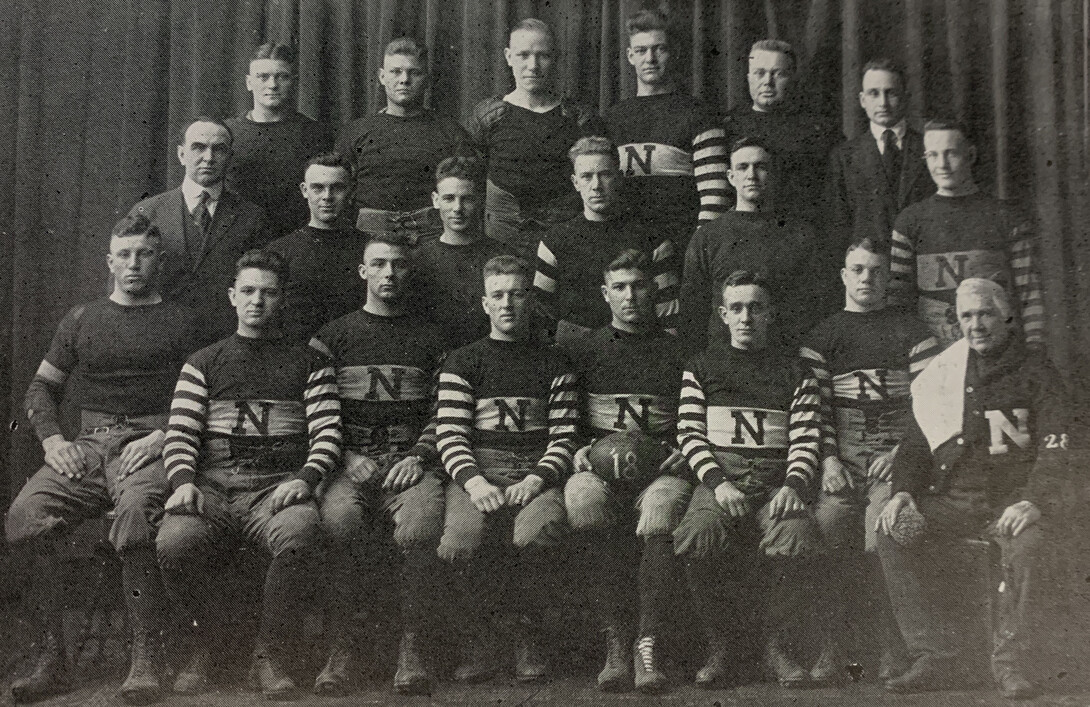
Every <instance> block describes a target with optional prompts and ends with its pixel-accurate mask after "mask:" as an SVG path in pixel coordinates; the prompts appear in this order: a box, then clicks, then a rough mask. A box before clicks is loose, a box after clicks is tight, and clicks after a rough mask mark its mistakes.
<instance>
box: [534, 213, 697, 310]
mask: <svg viewBox="0 0 1090 707" xmlns="http://www.w3.org/2000/svg"><path fill="white" fill-rule="evenodd" d="M629 248H634V249H636V250H639V251H641V252H643V253H645V254H646V255H647V258H648V260H650V261H651V263H652V267H651V275H652V277H653V278H654V282H655V285H656V287H657V290H656V294H655V315H656V316H657V317H658V318H659V319H660V320H662V321H663V322H666V323H667V324H668V325H672V324H673V323H674V320H675V319H676V317H677V314H678V307H679V305H678V280H679V272H678V271H679V270H680V268H679V263H678V259H679V257H680V256H679V254H678V252H677V250H676V248H675V246H674V242H673V241H672V240H670V237H669V235H668V234H664V233H663V232H662V231H661V230H660V229H656V228H653V227H651V226H649V225H646V224H643V223H641V222H640V221H639V220H638V219H634V218H617V219H610V220H609V221H590V220H588V219H587V218H586V217H585V216H582V215H580V216H577V217H575V218H573V219H572V220H570V221H567V222H565V223H562V224H560V225H558V226H555V227H553V228H552V229H551V230H550V231H549V232H548V233H547V234H546V235H545V237H544V239H543V240H542V241H541V242H540V243H538V246H537V265H536V267H537V272H536V273H535V274H534V288H535V289H536V290H537V291H538V293H539V296H540V297H541V301H542V304H544V305H545V308H546V309H547V310H548V311H549V313H550V314H551V315H552V316H554V317H555V318H556V319H558V320H566V321H569V322H572V323H573V324H578V325H579V326H583V327H587V328H596V327H600V326H602V325H604V324H608V323H609V321H610V313H609V305H608V304H606V302H605V301H604V300H603V299H602V290H601V286H602V271H603V270H605V268H606V266H608V265H609V264H610V263H611V262H613V260H614V259H615V258H616V257H617V256H618V255H620V254H621V251H624V250H627V249H629Z"/></svg>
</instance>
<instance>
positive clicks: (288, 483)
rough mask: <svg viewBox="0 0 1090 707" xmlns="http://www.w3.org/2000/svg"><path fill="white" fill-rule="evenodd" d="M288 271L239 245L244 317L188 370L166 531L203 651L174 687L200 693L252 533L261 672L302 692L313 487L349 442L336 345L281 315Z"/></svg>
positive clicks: (170, 447) (169, 445) (172, 577)
mask: <svg viewBox="0 0 1090 707" xmlns="http://www.w3.org/2000/svg"><path fill="white" fill-rule="evenodd" d="M287 279H288V271H287V265H286V263H285V262H284V259H283V258H281V257H280V256H279V255H278V254H276V253H273V252H271V251H262V250H251V251H247V252H246V253H245V254H244V255H243V256H242V257H241V258H239V260H238V263H237V265H236V276H235V282H234V284H233V285H232V286H231V287H230V288H229V289H228V291H227V295H228V297H229V299H230V301H231V304H232V305H234V307H235V311H236V315H237V322H238V325H237V329H236V331H235V333H234V334H233V335H231V336H229V337H228V338H226V339H222V340H221V341H218V342H216V343H215V344H212V345H211V346H207V347H205V348H203V349H201V350H200V351H198V352H196V353H195V354H193V355H192V356H190V357H189V360H188V361H187V362H186V364H185V365H184V366H183V367H182V371H181V374H180V375H179V376H178V383H177V386H176V387H175V391H174V400H173V403H172V405H171V409H170V429H169V430H168V432H167V437H166V445H165V446H164V448H163V461H164V464H165V465H166V473H167V481H168V482H169V484H170V488H171V495H170V497H169V498H168V499H167V501H166V517H165V518H164V520H163V524H162V527H161V528H160V532H159V535H158V538H157V539H156V545H157V551H158V555H159V565H160V567H161V569H162V572H163V583H164V584H165V585H166V589H167V592H168V593H169V595H170V597H171V599H172V601H173V602H174V604H175V605H176V606H177V607H178V608H179V610H180V611H181V612H182V613H183V614H184V615H185V617H186V619H188V622H189V626H190V627H191V631H192V634H193V639H194V640H193V643H192V645H193V652H192V654H191V656H190V658H189V662H188V663H187V664H186V666H185V667H184V668H183V669H182V670H181V671H180V672H179V673H178V675H177V677H176V679H175V681H174V691H175V692H177V693H180V694H188V695H193V694H199V693H201V692H204V691H205V690H206V689H207V687H208V673H209V667H210V665H211V661H212V656H213V647H214V642H215V640H216V639H217V638H220V636H218V635H217V632H218V631H220V630H222V629H223V628H224V627H226V626H228V625H229V624H228V622H227V617H226V615H225V607H224V606H223V601H222V598H223V597H222V595H223V592H222V586H221V584H220V583H221V582H222V580H223V577H222V573H221V572H220V568H221V567H222V566H223V562H224V556H223V553H226V552H231V551H233V550H237V548H238V546H239V544H240V543H243V542H246V543H249V544H251V545H254V546H256V547H257V548H259V549H260V550H263V551H265V552H267V553H268V554H269V555H270V556H271V563H270V564H269V567H268V570H267V572H266V573H265V581H264V588H263V593H262V601H261V619H260V624H259V627H258V632H257V641H256V645H255V647H254V652H253V656H252V663H251V668H250V676H249V682H250V685H251V687H253V688H254V689H260V690H261V691H262V692H263V693H264V694H265V695H266V696H267V697H269V698H270V699H283V698H288V697H291V696H292V695H294V694H295V682H294V681H293V680H292V678H291V676H290V675H289V673H288V672H287V671H286V670H285V664H286V661H287V660H288V658H289V657H291V656H292V654H293V648H294V643H295V642H296V641H297V640H298V638H299V631H300V628H301V623H302V622H301V620H300V619H301V616H300V611H301V609H302V607H303V606H304V602H305V598H306V597H307V596H308V592H309V591H310V584H311V581H312V578H313V575H314V573H315V572H316V571H317V569H318V562H319V560H320V557H321V549H322V545H323V542H324V541H323V535H322V525H321V518H320V517H319V514H318V506H317V504H316V503H315V501H314V491H315V489H316V488H317V486H318V484H319V483H320V482H321V480H322V479H323V478H324V477H326V476H328V475H329V474H330V473H331V472H332V471H333V469H334V468H335V467H336V466H337V463H338V462H339V460H340V452H341V417H340V401H339V400H338V397H337V377H336V372H335V371H334V369H333V364H332V362H331V361H329V359H328V358H326V357H324V356H322V355H321V354H320V353H318V352H317V351H314V350H313V349H308V348H307V347H306V345H305V344H300V343H295V342H291V341H287V340H285V339H284V337H283V336H281V335H280V333H279V331H278V330H277V327H276V314H277V310H278V309H279V308H280V306H281V303H282V302H283V296H284V294H283V293H284V287H285V286H286V285H287Z"/></svg>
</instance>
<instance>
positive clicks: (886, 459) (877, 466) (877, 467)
mask: <svg viewBox="0 0 1090 707" xmlns="http://www.w3.org/2000/svg"><path fill="white" fill-rule="evenodd" d="M896 455H897V447H894V448H893V449H891V450H889V451H888V452H886V453H885V454H879V455H878V456H876V457H875V458H874V459H872V460H871V462H870V467H868V468H867V476H869V477H870V478H872V479H876V480H878V481H889V474H890V472H891V471H893V457H894V456H896Z"/></svg>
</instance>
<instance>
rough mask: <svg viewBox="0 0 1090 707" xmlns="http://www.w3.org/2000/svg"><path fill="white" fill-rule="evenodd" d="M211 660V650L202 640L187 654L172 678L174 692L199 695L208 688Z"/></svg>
mask: <svg viewBox="0 0 1090 707" xmlns="http://www.w3.org/2000/svg"><path fill="white" fill-rule="evenodd" d="M211 662H212V651H211V650H210V649H209V648H208V644H207V642H204V641H202V642H201V643H199V644H198V645H197V647H196V648H195V649H194V650H193V654H192V655H190V656H189V662H188V663H186V664H185V667H184V668H182V670H181V672H179V673H178V676H177V677H176V678H174V692H176V693H177V694H179V695H199V694H201V693H202V692H204V691H205V690H207V689H208V666H209V665H210V664H211Z"/></svg>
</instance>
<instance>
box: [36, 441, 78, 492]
mask: <svg viewBox="0 0 1090 707" xmlns="http://www.w3.org/2000/svg"><path fill="white" fill-rule="evenodd" d="M42 450H43V451H44V452H45V463H46V464H47V465H48V466H49V468H50V469H52V470H53V471H55V472H57V473H58V474H62V475H64V476H67V477H68V478H69V479H74V480H76V481H79V480H80V479H82V478H83V476H84V474H86V473H87V457H86V455H85V454H84V453H83V449H81V448H80V446H79V445H78V444H76V443H75V442H69V441H68V440H66V439H65V438H64V437H62V436H61V435H53V436H52V437H46V438H45V439H44V440H42Z"/></svg>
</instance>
